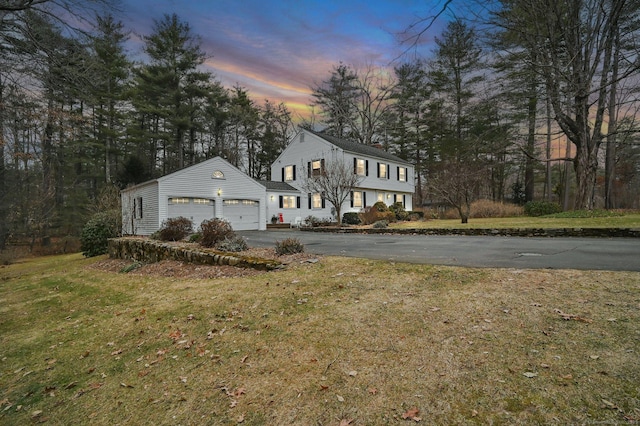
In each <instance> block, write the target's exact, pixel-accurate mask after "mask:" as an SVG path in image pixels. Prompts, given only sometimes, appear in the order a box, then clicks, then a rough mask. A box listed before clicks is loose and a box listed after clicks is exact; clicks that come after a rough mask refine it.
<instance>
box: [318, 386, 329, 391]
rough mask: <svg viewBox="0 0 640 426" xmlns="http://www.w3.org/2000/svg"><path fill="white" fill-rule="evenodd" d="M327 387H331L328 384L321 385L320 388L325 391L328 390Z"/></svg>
mask: <svg viewBox="0 0 640 426" xmlns="http://www.w3.org/2000/svg"><path fill="white" fill-rule="evenodd" d="M327 389H329V386H327V385H320V390H323V391H325V390H327Z"/></svg>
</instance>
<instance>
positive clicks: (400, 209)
mask: <svg viewBox="0 0 640 426" xmlns="http://www.w3.org/2000/svg"><path fill="white" fill-rule="evenodd" d="M389 211H392V212H393V214H394V215H396V219H397V220H406V219H407V218H408V217H409V213H407V211H406V210H405V209H404V206H403V205H402V203H393V204H392V205H390V206H389Z"/></svg>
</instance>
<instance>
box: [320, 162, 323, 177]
mask: <svg viewBox="0 0 640 426" xmlns="http://www.w3.org/2000/svg"><path fill="white" fill-rule="evenodd" d="M320 174H321V175H323V174H324V158H323V159H322V160H320Z"/></svg>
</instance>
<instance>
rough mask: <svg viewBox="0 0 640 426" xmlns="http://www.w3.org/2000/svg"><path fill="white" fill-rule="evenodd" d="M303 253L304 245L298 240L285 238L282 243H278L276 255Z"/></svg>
mask: <svg viewBox="0 0 640 426" xmlns="http://www.w3.org/2000/svg"><path fill="white" fill-rule="evenodd" d="M302 252H304V245H303V244H302V243H301V242H300V240H298V239H297V238H285V239H284V240H282V241H276V254H277V255H278V256H282V255H284V254H294V253H302Z"/></svg>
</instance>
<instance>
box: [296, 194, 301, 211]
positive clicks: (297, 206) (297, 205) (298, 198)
mask: <svg viewBox="0 0 640 426" xmlns="http://www.w3.org/2000/svg"><path fill="white" fill-rule="evenodd" d="M296 208H298V209H299V208H300V197H296Z"/></svg>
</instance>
